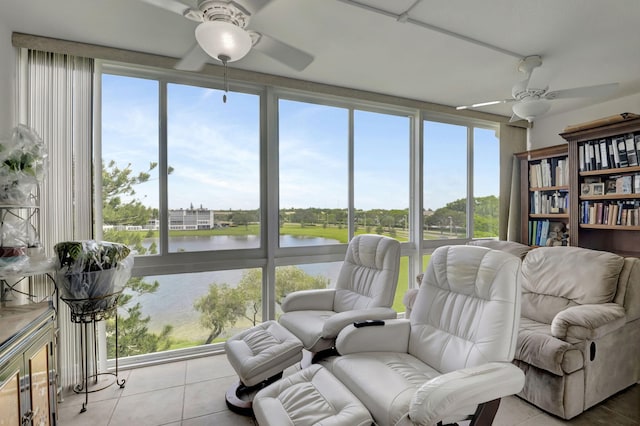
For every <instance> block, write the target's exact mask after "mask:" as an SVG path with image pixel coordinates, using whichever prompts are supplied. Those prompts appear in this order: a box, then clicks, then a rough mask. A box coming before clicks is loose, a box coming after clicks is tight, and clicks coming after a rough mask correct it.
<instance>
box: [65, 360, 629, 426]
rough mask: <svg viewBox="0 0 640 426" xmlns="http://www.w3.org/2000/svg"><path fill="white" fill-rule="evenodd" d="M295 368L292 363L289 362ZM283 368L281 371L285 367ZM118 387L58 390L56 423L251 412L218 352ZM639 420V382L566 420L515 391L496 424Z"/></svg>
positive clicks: (229, 417)
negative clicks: (232, 400) (229, 399)
mask: <svg viewBox="0 0 640 426" xmlns="http://www.w3.org/2000/svg"><path fill="white" fill-rule="evenodd" d="M292 369H295V367H292ZM285 373H287V372H285ZM120 378H124V379H126V384H125V387H124V388H123V389H120V388H119V387H118V386H116V385H113V386H110V387H108V388H106V389H104V390H101V391H99V392H95V393H90V394H89V404H88V405H87V411H86V412H84V413H80V412H79V411H80V409H81V408H82V402H84V394H81V395H76V394H74V393H73V392H70V393H68V394H65V395H64V401H62V402H61V403H60V404H59V405H58V413H59V417H58V424H59V425H61V426H75V425H82V426H86V425H90V426H129V425H135V426H159V425H167V426H205V425H206V426H209V425H211V426H245V425H255V424H256V423H255V421H253V420H252V419H251V418H248V417H243V416H239V415H237V414H235V413H233V412H231V411H229V410H228V409H227V406H226V405H225V400H224V394H225V392H226V390H227V388H228V387H229V386H230V385H231V384H232V383H233V382H235V381H236V380H237V377H236V375H235V372H234V371H233V368H231V366H230V365H229V363H228V362H227V359H226V357H225V356H224V355H216V356H210V357H204V358H197V359H192V360H188V361H179V362H173V363H168V364H162V365H156V366H151V367H144V368H138V369H134V370H126V371H121V372H120ZM565 424H569V425H615V426H627V425H628V426H632V425H636V426H637V425H640V385H638V384H636V385H634V386H632V387H631V388H629V389H627V390H626V391H623V392H621V393H619V394H617V395H615V396H613V397H612V398H610V399H608V400H607V401H605V402H603V403H601V404H599V405H597V406H596V407H593V408H592V409H590V410H588V411H587V412H585V413H583V414H581V415H579V416H578V417H576V418H574V419H572V420H571V421H568V422H567V421H563V420H561V419H559V418H556V417H553V416H550V415H548V414H546V413H544V412H543V411H541V410H539V409H538V408H536V407H534V406H532V405H530V404H528V403H527V402H525V401H523V400H521V399H520V398H518V397H515V396H511V397H508V398H505V399H503V400H502V403H501V404H500V409H499V411H498V414H497V416H496V419H495V421H494V425H496V426H516V425H518V426H534V425H535V426H547V425H550V426H553V425H565Z"/></svg>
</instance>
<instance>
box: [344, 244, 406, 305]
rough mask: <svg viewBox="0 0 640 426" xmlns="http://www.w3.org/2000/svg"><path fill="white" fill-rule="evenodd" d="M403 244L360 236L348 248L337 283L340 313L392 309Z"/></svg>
mask: <svg viewBox="0 0 640 426" xmlns="http://www.w3.org/2000/svg"><path fill="white" fill-rule="evenodd" d="M399 269H400V243H399V242H398V241H397V240H395V239H393V238H389V237H385V236H382V235H369V234H363V235H357V236H356V237H354V238H353V239H352V240H351V241H350V242H349V246H348V247H347V254H346V256H345V259H344V263H343V264H342V267H341V268H340V273H339V275H338V281H337V282H336V294H335V298H334V303H333V308H334V311H336V312H344V311H350V310H353V309H366V308H373V307H386V308H390V307H391V306H392V305H393V299H394V297H395V294H396V287H397V286H398V272H399Z"/></svg>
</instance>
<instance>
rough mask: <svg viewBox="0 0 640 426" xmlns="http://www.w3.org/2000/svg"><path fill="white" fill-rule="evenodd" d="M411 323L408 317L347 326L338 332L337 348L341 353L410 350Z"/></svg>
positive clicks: (404, 351)
mask: <svg viewBox="0 0 640 426" xmlns="http://www.w3.org/2000/svg"><path fill="white" fill-rule="evenodd" d="M410 331H411V323H410V322H409V320H406V319H391V320H385V324H384V325H383V326H374V327H362V328H356V327H354V326H353V324H351V325H348V326H346V327H345V328H343V329H342V331H341V332H340V333H339V334H338V338H337V339H336V350H337V351H338V353H339V354H340V355H346V354H349V353H356V352H403V353H406V352H407V351H408V350H409V332H410Z"/></svg>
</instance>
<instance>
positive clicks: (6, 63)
mask: <svg viewBox="0 0 640 426" xmlns="http://www.w3.org/2000/svg"><path fill="white" fill-rule="evenodd" d="M0 58H2V60H0V133H4V132H7V131H8V130H9V129H11V128H12V127H13V126H14V125H15V115H14V106H15V99H16V98H15V96H14V93H15V92H14V90H15V69H16V65H15V64H16V52H15V48H14V47H13V46H12V45H11V30H10V29H9V28H8V27H7V26H6V25H4V24H2V23H0Z"/></svg>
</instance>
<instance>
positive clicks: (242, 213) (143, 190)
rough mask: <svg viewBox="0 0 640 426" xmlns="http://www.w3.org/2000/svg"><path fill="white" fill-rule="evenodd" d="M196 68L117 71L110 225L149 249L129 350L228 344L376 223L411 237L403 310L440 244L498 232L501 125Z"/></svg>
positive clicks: (109, 118)
mask: <svg viewBox="0 0 640 426" xmlns="http://www.w3.org/2000/svg"><path fill="white" fill-rule="evenodd" d="M192 79H193V77H189V76H185V75H182V74H179V73H171V72H161V73H159V72H155V73H154V72H150V71H149V70H140V69H136V70H131V74H130V75H129V74H127V73H126V70H123V68H122V67H119V66H112V67H109V66H106V67H105V71H104V74H103V75H102V91H101V92H102V103H101V111H102V114H101V124H102V135H101V141H100V142H101V143H100V145H99V148H100V149H98V150H97V152H99V153H101V157H99V158H98V159H99V160H100V161H101V163H102V174H101V176H102V179H101V180H100V182H99V185H96V187H97V188H99V187H100V184H101V187H102V194H100V195H101V197H96V199H101V200H102V202H101V203H100V204H99V205H96V211H101V213H102V214H101V215H97V217H99V218H100V217H101V218H102V222H101V223H97V224H96V225H97V227H98V229H99V230H100V231H101V232H102V238H103V239H105V240H111V241H118V242H122V243H125V244H127V245H129V246H130V247H131V248H133V249H134V250H136V251H137V255H138V256H137V257H136V261H135V266H134V270H133V278H132V279H131V280H130V282H129V283H128V288H127V289H126V290H125V295H124V297H122V298H121V306H120V309H119V310H118V313H119V318H120V321H119V327H120V334H119V343H120V354H121V355H142V356H145V354H153V353H156V352H159V353H162V354H163V355H159V356H165V355H164V354H166V356H174V355H171V354H177V353H180V354H184V353H186V352H185V351H190V350H192V351H198V352H201V351H204V350H207V349H206V348H207V347H209V348H213V349H220V348H221V347H222V345H221V342H223V341H224V340H225V339H227V338H228V337H229V336H231V335H233V334H235V333H237V332H238V331H240V330H243V329H246V328H249V327H251V326H253V325H255V324H257V323H259V322H261V321H264V320H267V319H276V318H277V317H278V316H279V314H280V302H281V300H282V298H283V297H284V295H286V294H287V293H289V292H291V291H295V290H298V289H311V288H327V287H333V286H334V285H335V281H336V279H337V276H338V272H339V270H340V266H341V264H342V260H343V259H344V253H345V251H346V244H347V243H348V242H349V239H350V238H351V237H353V235H356V234H362V233H372V234H380V235H386V236H390V237H392V238H396V239H398V240H399V241H400V242H401V243H402V258H401V264H400V279H399V282H398V287H397V292H396V297H395V301H394V308H395V309H396V310H397V311H399V312H401V311H402V310H403V305H402V297H403V295H404V293H405V291H406V290H407V288H408V287H409V286H414V285H415V276H416V275H417V274H418V273H420V272H422V271H423V270H424V267H425V264H426V261H427V259H428V255H429V253H431V250H432V249H433V247H435V246H437V245H441V244H445V243H454V244H464V243H465V242H466V241H467V240H468V239H470V238H473V237H493V236H496V235H497V219H498V217H497V201H498V188H499V185H498V177H499V174H498V172H499V163H498V157H499V141H498V138H497V137H496V135H495V132H494V129H493V128H490V126H483V127H479V126H476V125H475V124H468V123H464V122H460V120H458V121H456V122H448V121H420V119H419V118H418V117H420V111H417V110H411V109H407V108H404V107H403V108H400V107H394V106H393V105H372V104H371V103H367V104H362V105H361V104H359V103H358V101H357V100H353V99H337V98H331V99H327V98H321V97H314V96H313V94H307V95H304V96H300V94H299V93H295V94H292V93H289V92H286V93H285V92H280V91H279V90H277V89H271V88H265V87H260V86H258V85H255V86H250V85H246V86H243V87H242V90H235V91H234V90H231V91H230V92H229V94H228V99H229V100H228V102H227V103H223V102H222V94H223V92H222V91H221V90H219V89H218V88H217V87H220V86H216V84H219V83H220V82H217V81H215V80H211V81H209V80H208V79H207V78H204V77H198V79H197V80H194V81H191V80H192ZM416 126H423V127H422V129H416ZM419 130H422V131H419ZM420 134H423V137H422V138H420V137H419V135H420ZM420 152H422V153H423V154H422V155H421V156H413V153H420ZM417 157H419V158H417ZM96 164H99V163H96ZM421 170H422V173H420V171H421ZM420 188H422V190H420ZM467 200H473V202H468V201H467ZM419 205H422V206H423V211H419V209H418V208H417V206H419ZM113 325H114V324H113V323H110V324H109V325H108V327H107V337H108V343H109V350H110V351H112V352H111V353H113V349H114V347H113V344H114V335H113V331H114V330H113ZM204 345H209V346H204ZM203 348H204V349H203ZM167 351H169V352H167ZM152 358H153V356H152ZM137 359H139V357H137Z"/></svg>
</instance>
